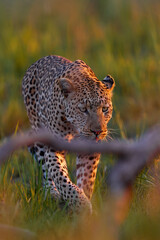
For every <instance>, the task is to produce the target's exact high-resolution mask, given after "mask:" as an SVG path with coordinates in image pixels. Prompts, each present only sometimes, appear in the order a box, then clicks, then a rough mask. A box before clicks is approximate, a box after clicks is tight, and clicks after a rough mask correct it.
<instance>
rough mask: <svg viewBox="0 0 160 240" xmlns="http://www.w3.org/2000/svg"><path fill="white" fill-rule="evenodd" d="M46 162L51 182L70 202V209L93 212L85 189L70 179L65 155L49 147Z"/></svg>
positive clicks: (45, 155)
mask: <svg viewBox="0 0 160 240" xmlns="http://www.w3.org/2000/svg"><path fill="white" fill-rule="evenodd" d="M44 161H45V166H46V169H47V171H48V176H49V178H50V180H52V181H53V182H54V184H55V187H56V189H57V190H58V192H59V194H60V197H61V198H62V199H63V200H64V201H68V204H69V206H70V208H71V209H73V210H76V211H81V210H82V209H83V208H86V209H88V210H89V211H90V212H91V211H92V206H91V203H90V201H89V199H88V198H87V197H86V195H85V193H84V191H83V189H81V188H79V187H77V185H75V184H74V183H72V181H71V180H70V178H69V175H68V169H67V165H66V160H65V154H64V153H63V152H56V151H53V149H52V148H51V147H48V148H47V150H46V152H45V154H44Z"/></svg>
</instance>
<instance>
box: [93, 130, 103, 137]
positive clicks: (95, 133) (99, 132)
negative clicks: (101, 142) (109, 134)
mask: <svg viewBox="0 0 160 240" xmlns="http://www.w3.org/2000/svg"><path fill="white" fill-rule="evenodd" d="M91 132H92V133H94V135H95V136H96V137H98V135H100V134H101V133H102V131H95V130H92V129H91Z"/></svg>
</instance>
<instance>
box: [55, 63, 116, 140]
mask: <svg viewBox="0 0 160 240" xmlns="http://www.w3.org/2000/svg"><path fill="white" fill-rule="evenodd" d="M75 65H76V66H75ZM59 86H60V89H61V93H62V95H63V105H64V111H65V117H66V119H67V121H68V122H70V123H71V124H72V126H73V127H74V128H75V131H76V132H77V137H81V138H89V139H96V140H101V139H104V138H105V137H106V135H107V123H108V121H109V120H110V119H111V117H112V109H113V108H112V101H111V98H112V91H113V88H114V86H115V82H114V79H113V78H112V77H111V76H110V75H107V77H105V78H104V79H103V81H99V80H98V79H97V77H96V76H95V74H94V73H93V72H92V70H91V69H90V67H88V66H87V65H86V64H85V63H84V62H82V61H81V60H78V61H76V62H74V64H72V67H71V68H70V70H68V71H67V72H66V74H64V75H63V77H62V78H60V79H59Z"/></svg>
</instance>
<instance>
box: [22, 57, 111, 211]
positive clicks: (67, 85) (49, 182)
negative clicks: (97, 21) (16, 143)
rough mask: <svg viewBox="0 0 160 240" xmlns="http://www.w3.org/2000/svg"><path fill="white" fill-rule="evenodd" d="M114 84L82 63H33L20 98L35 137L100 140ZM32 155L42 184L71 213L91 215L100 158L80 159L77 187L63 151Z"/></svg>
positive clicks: (38, 146) (40, 148)
mask: <svg viewBox="0 0 160 240" xmlns="http://www.w3.org/2000/svg"><path fill="white" fill-rule="evenodd" d="M114 86H115V81H114V79H113V77H112V76H111V75H107V76H106V77H105V78H104V79H103V80H99V79H98V78H97V77H96V75H95V73H94V72H93V71H92V69H91V68H90V67H89V66H88V65H87V64H86V63H85V62H84V61H82V60H76V61H71V60H69V59H67V58H64V57H61V56H57V55H49V56H46V57H43V58H41V59H39V60H38V61H36V62H35V63H33V64H32V65H31V66H30V67H29V68H28V70H27V71H26V73H25V75H24V77H23V81H22V95H23V99H24V104H25V107H26V110H27V115H28V118H29V121H30V125H31V129H32V132H33V133H36V132H38V131H39V130H40V129H46V130H47V131H49V132H50V133H51V134H53V135H54V136H56V137H57V138H59V137H61V138H63V139H65V140H66V141H71V140H72V139H80V140H84V141H85V140H92V141H96V142H98V141H102V140H104V139H106V136H107V134H108V128H107V124H108V122H109V120H110V119H111V117H112V111H113V106H112V95H113V89H114ZM28 148H29V151H30V153H31V154H32V155H33V156H34V158H35V159H36V161H37V163H38V164H39V165H40V164H41V166H42V168H41V169H42V184H43V187H44V188H45V190H46V191H49V192H50V194H51V196H52V197H53V198H54V199H56V200H58V201H60V200H63V201H64V202H66V203H67V204H68V206H69V208H70V209H72V210H73V211H77V212H80V211H82V210H83V209H87V210H89V212H92V204H91V197H92V194H93V189H94V184H95V179H96V173H97V167H98V164H99V160H100V153H94V154H77V156H76V164H75V168H76V183H74V182H73V181H71V178H70V176H69V172H68V168H67V163H66V154H67V152H65V151H57V150H56V149H54V148H53V147H50V146H47V145H45V144H42V143H40V142H36V143H34V144H33V145H31V146H29V147H28Z"/></svg>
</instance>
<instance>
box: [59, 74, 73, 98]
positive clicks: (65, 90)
mask: <svg viewBox="0 0 160 240" xmlns="http://www.w3.org/2000/svg"><path fill="white" fill-rule="evenodd" d="M59 86H60V89H61V92H62V94H63V95H64V96H65V97H66V98H67V97H68V96H69V94H70V93H71V92H73V90H74V87H73V83H72V82H71V81H70V80H69V79H68V78H60V79H59Z"/></svg>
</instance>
